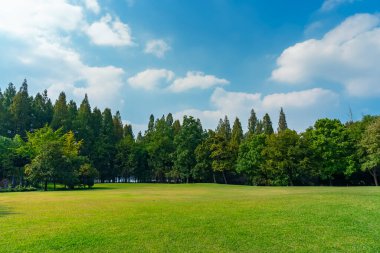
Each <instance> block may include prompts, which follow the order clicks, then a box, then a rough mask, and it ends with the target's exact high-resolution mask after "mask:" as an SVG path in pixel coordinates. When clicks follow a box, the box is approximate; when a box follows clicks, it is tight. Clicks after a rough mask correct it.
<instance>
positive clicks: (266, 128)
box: [263, 113, 274, 134]
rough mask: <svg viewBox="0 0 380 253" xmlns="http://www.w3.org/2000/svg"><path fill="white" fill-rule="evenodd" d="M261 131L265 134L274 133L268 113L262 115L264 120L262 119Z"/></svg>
mask: <svg viewBox="0 0 380 253" xmlns="http://www.w3.org/2000/svg"><path fill="white" fill-rule="evenodd" d="M263 131H264V133H265V134H273V133H274V131H273V126H272V121H271V119H270V116H269V114H268V113H266V114H265V115H264V118H263Z"/></svg>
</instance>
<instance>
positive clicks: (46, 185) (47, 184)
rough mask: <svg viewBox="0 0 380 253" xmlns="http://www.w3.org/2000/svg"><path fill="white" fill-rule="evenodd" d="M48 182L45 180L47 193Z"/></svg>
mask: <svg viewBox="0 0 380 253" xmlns="http://www.w3.org/2000/svg"><path fill="white" fill-rule="evenodd" d="M47 186H48V181H47V180H45V191H47Z"/></svg>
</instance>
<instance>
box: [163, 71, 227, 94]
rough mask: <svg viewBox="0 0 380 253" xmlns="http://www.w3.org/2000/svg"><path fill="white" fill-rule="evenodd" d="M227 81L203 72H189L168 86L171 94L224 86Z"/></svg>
mask: <svg viewBox="0 0 380 253" xmlns="http://www.w3.org/2000/svg"><path fill="white" fill-rule="evenodd" d="M226 84H229V81H228V80H226V79H223V78H218V77H216V76H213V75H206V74H204V73H203V72H197V71H189V72H187V74H186V76H185V77H183V78H177V79H176V80H174V82H173V83H172V84H171V85H170V86H169V90H170V91H172V92H183V91H187V90H190V89H195V88H197V89H202V90H204V89H208V88H211V87H213V86H217V85H226Z"/></svg>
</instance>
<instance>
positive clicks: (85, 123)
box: [73, 94, 94, 155]
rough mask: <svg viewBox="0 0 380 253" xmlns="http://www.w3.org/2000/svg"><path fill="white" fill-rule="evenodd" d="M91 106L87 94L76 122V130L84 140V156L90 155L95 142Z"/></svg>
mask: <svg viewBox="0 0 380 253" xmlns="http://www.w3.org/2000/svg"><path fill="white" fill-rule="evenodd" d="M91 123H92V113H91V106H90V102H89V100H88V97H87V94H86V95H85V96H84V99H83V100H82V103H81V104H80V106H79V110H78V114H77V117H76V119H75V122H74V124H73V125H74V128H75V130H76V135H77V138H78V139H79V140H83V141H84V143H83V146H82V150H81V152H82V154H83V155H89V154H90V149H91V147H92V145H93V142H94V133H93V128H92V127H91V126H92V124H91Z"/></svg>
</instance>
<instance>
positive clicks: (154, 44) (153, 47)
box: [144, 40, 170, 58]
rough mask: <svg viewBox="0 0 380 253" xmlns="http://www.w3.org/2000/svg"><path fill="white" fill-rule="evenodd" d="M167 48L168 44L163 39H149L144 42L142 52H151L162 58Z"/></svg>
mask: <svg viewBox="0 0 380 253" xmlns="http://www.w3.org/2000/svg"><path fill="white" fill-rule="evenodd" d="M169 50H170V46H169V45H168V44H167V43H166V42H165V41H164V40H150V41H148V42H147V43H146V45H145V50H144V52H145V53H146V54H153V55H154V56H156V57H158V58H163V57H164V56H165V53H166V52H167V51H169Z"/></svg>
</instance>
